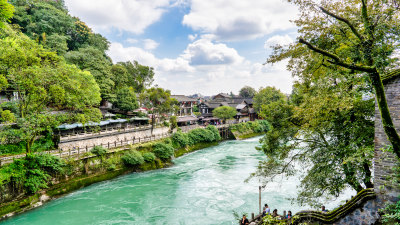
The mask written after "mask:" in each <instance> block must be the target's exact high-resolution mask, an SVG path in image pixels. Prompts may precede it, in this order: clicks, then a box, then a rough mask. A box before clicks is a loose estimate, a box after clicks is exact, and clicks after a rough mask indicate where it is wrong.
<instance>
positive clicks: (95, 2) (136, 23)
mask: <svg viewBox="0 0 400 225" xmlns="http://www.w3.org/2000/svg"><path fill="white" fill-rule="evenodd" d="M65 4H66V5H67V7H68V9H69V11H70V13H71V14H72V15H74V16H79V17H80V18H81V19H82V20H83V21H85V22H86V23H87V24H88V25H89V26H90V27H92V28H94V30H95V31H96V32H99V31H101V30H105V31H109V30H110V28H116V29H118V30H120V31H122V30H125V31H130V32H133V33H136V34H140V33H142V32H143V31H144V29H146V27H148V26H149V25H151V24H153V23H155V22H156V21H158V20H159V19H160V18H161V16H162V14H163V13H164V12H165V11H166V8H167V7H169V6H170V0H152V1H143V0H113V1H110V0H84V1H82V0H65Z"/></svg>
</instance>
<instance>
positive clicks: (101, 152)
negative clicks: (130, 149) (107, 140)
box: [90, 146, 107, 156]
mask: <svg viewBox="0 0 400 225" xmlns="http://www.w3.org/2000/svg"><path fill="white" fill-rule="evenodd" d="M90 152H91V153H93V154H95V155H97V156H103V155H105V154H106V153H107V149H106V148H103V147H102V146H95V147H94V148H92V150H90Z"/></svg>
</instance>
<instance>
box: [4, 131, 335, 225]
mask: <svg viewBox="0 0 400 225" xmlns="http://www.w3.org/2000/svg"><path fill="white" fill-rule="evenodd" d="M258 139H259V138H252V139H248V140H242V141H237V140H235V141H226V142H223V143H221V144H220V145H218V146H215V147H210V148H206V149H203V150H199V151H196V152H193V153H191V154H188V155H185V156H183V157H180V158H178V159H176V160H174V162H175V165H174V166H172V167H170V168H166V169H162V170H157V171H150V172H144V173H132V174H129V175H125V176H121V177H119V178H117V179H114V180H110V181H106V182H101V183H98V184H94V185H91V186H89V187H87V188H84V189H81V190H78V191H76V192H74V193H71V194H69V195H67V196H65V197H62V198H59V199H57V200H54V201H52V202H50V203H48V204H45V205H44V206H42V207H40V208H38V209H35V210H33V211H30V212H27V213H24V214H21V215H18V216H16V217H14V218H11V219H9V220H6V221H3V222H2V223H0V225H9V224H18V225H25V224H29V225H50V224H51V225H53V224H68V225H70V224H93V225H94V224H104V225H105V224H202V225H203V224H238V223H237V222H236V221H235V220H234V216H233V211H235V212H238V213H243V212H247V213H249V215H250V214H251V213H252V212H254V213H257V212H258V185H259V183H258V180H257V179H252V180H251V181H250V182H249V183H244V180H245V179H246V178H247V177H248V176H249V175H250V174H251V173H252V172H254V171H255V169H256V167H257V164H258V161H259V160H261V159H263V154H262V153H261V152H258V151H257V150H255V147H256V146H258V145H259V143H258ZM297 184H298V181H297V179H296V178H291V179H289V180H286V179H285V180H283V181H282V182H279V183H272V184H269V185H268V187H267V188H266V189H265V190H263V192H262V202H263V203H268V204H269V205H270V207H271V208H272V209H275V208H276V209H278V212H279V213H282V211H283V210H286V211H287V210H292V212H294V213H295V212H297V211H299V210H300V209H306V208H304V207H303V208H302V207H300V206H298V205H291V204H290V200H288V199H287V198H290V197H294V196H295V194H296V185H297ZM335 204H336V205H337V202H336V203H335V202H331V203H330V204H326V205H327V208H329V209H332V208H333V206H334V205H335Z"/></svg>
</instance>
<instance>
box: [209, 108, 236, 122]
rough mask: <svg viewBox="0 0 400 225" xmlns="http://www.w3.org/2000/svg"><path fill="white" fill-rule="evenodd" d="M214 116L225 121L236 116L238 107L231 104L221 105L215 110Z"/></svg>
mask: <svg viewBox="0 0 400 225" xmlns="http://www.w3.org/2000/svg"><path fill="white" fill-rule="evenodd" d="M212 113H213V116H215V117H217V118H219V119H221V120H223V121H225V120H227V119H232V118H233V117H234V116H236V113H237V112H236V109H235V108H233V107H230V106H220V107H218V108H215V109H214V110H213V112H212Z"/></svg>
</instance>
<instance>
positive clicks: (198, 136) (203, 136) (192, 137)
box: [188, 126, 221, 145]
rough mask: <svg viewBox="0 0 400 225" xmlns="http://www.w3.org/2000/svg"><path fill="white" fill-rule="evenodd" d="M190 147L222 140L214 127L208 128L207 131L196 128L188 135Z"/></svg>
mask: <svg viewBox="0 0 400 225" xmlns="http://www.w3.org/2000/svg"><path fill="white" fill-rule="evenodd" d="M188 137H189V141H188V142H189V145H194V144H197V143H200V142H214V141H219V140H221V136H220V135H219V132H218V129H217V128H216V127H214V126H208V127H207V128H206V129H202V128H196V129H193V130H191V131H189V133H188Z"/></svg>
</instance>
